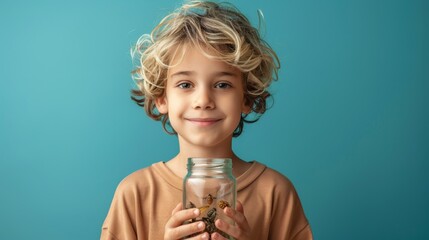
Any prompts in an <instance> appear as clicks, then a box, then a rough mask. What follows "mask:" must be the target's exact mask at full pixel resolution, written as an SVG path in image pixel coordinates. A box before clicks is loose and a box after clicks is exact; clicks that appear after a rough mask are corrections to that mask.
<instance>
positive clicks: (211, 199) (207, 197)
mask: <svg viewBox="0 0 429 240" xmlns="http://www.w3.org/2000/svg"><path fill="white" fill-rule="evenodd" d="M203 199H204V200H206V202H207V204H208V205H211V204H212V203H213V200H214V199H216V197H213V195H211V194H210V193H209V195H207V196H206V197H203Z"/></svg>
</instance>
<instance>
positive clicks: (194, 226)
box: [166, 221, 208, 239]
mask: <svg viewBox="0 0 429 240" xmlns="http://www.w3.org/2000/svg"><path fill="white" fill-rule="evenodd" d="M205 227H206V226H205V224H204V223H203V222H202V221H199V222H194V223H190V224H185V225H181V226H179V227H176V228H171V229H168V232H167V234H166V235H167V236H168V237H167V239H182V238H184V237H187V236H189V235H192V234H195V233H199V232H202V231H203V230H204V229H205ZM204 236H205V237H206V238H205V239H208V234H204V233H201V234H199V235H197V236H195V237H193V238H190V239H204V238H203V237H204Z"/></svg>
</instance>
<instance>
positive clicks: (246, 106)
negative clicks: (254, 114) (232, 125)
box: [241, 99, 252, 114]
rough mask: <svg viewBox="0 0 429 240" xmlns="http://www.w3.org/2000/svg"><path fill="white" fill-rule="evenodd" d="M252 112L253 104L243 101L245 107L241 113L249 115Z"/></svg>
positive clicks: (242, 107)
mask: <svg viewBox="0 0 429 240" xmlns="http://www.w3.org/2000/svg"><path fill="white" fill-rule="evenodd" d="M251 111H252V107H251V103H249V101H247V100H246V99H245V100H244V101H243V106H241V112H242V113H244V114H249V113H250V112H251Z"/></svg>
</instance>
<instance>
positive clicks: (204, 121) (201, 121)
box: [186, 118, 221, 126]
mask: <svg viewBox="0 0 429 240" xmlns="http://www.w3.org/2000/svg"><path fill="white" fill-rule="evenodd" d="M186 120H187V121H189V122H191V123H193V124H196V125H198V126H211V125H213V124H216V123H217V122H219V121H220V120H221V119H220V118H186Z"/></svg>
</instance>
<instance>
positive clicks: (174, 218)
mask: <svg viewBox="0 0 429 240" xmlns="http://www.w3.org/2000/svg"><path fill="white" fill-rule="evenodd" d="M199 215H200V210H198V209H196V208H190V209H185V210H183V206H182V203H179V204H177V206H176V207H175V208H174V209H173V212H172V213H171V217H170V219H169V220H168V221H167V224H166V225H165V231H164V240H177V239H182V238H184V237H186V236H189V235H192V234H194V233H199V232H202V231H203V230H204V229H205V224H204V223H203V222H202V221H198V222H194V223H189V224H185V225H182V224H183V222H185V221H187V220H191V219H192V218H196V217H198V216H199ZM208 238H209V235H208V233H206V232H205V233H201V234H198V235H197V236H194V237H192V238H188V239H208Z"/></svg>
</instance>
